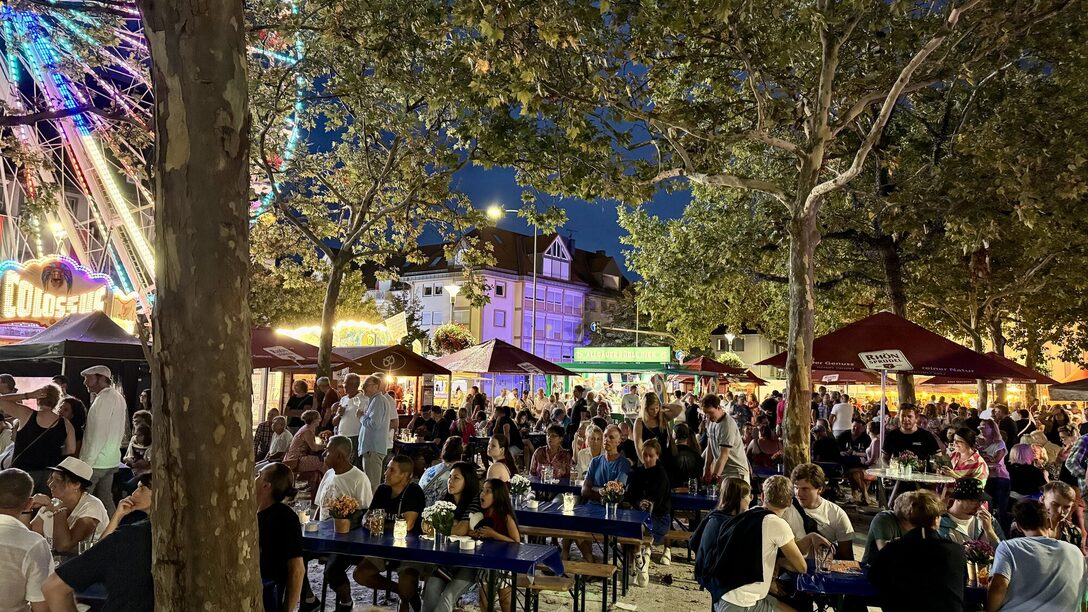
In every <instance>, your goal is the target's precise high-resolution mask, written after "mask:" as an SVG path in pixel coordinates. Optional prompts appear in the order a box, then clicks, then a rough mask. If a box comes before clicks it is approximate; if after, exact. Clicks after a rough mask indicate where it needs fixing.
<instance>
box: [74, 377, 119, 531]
mask: <svg viewBox="0 0 1088 612" xmlns="http://www.w3.org/2000/svg"><path fill="white" fill-rule="evenodd" d="M81 374H82V375H83V384H84V386H86V387H87V390H88V391H90V392H91V397H92V398H93V401H91V407H90V408H88V409H87V429H85V430H84V432H83V448H82V449H80V451H79V458H80V459H82V460H83V461H84V463H86V464H87V465H89V466H91V469H92V470H93V473H92V475H91V486H90V488H88V489H87V492H88V493H90V494H91V495H94V496H95V497H97V498H98V499H100V500H101V501H102V505H103V506H105V507H106V514H108V515H111V516H112V515H113V511H114V510H116V509H117V508H116V506H114V503H113V475H114V474H116V473H117V465H118V463H120V461H121V442H122V440H123V439H124V437H125V414H126V412H127V409H126V408H125V397H124V396H123V395H121V392H120V391H118V390H117V389H115V388H114V386H113V373H112V372H110V369H109V368H108V367H106V366H104V365H96V366H92V367H90V368H87V369H86V370H83V372H81Z"/></svg>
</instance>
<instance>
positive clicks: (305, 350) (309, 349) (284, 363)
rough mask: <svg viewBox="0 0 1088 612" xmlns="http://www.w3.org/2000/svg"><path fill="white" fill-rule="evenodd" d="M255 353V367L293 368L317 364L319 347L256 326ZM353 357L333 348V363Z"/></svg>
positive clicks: (346, 361) (251, 339) (252, 350)
mask: <svg viewBox="0 0 1088 612" xmlns="http://www.w3.org/2000/svg"><path fill="white" fill-rule="evenodd" d="M249 348H250V351H251V352H252V354H253V369H255V370H259V369H262V368H292V367H296V366H312V365H316V364H317V350H318V349H317V347H316V346H314V345H312V344H307V343H306V342H303V341H302V340H296V339H294V338H292V337H291V336H288V335H285V334H277V333H276V332H275V331H274V330H273V329H272V328H270V327H254V328H253V333H252V335H251V336H250V342H249ZM350 362H351V359H349V358H348V357H345V356H343V355H341V354H339V353H338V352H337V350H336V349H333V352H332V363H333V364H345V363H350Z"/></svg>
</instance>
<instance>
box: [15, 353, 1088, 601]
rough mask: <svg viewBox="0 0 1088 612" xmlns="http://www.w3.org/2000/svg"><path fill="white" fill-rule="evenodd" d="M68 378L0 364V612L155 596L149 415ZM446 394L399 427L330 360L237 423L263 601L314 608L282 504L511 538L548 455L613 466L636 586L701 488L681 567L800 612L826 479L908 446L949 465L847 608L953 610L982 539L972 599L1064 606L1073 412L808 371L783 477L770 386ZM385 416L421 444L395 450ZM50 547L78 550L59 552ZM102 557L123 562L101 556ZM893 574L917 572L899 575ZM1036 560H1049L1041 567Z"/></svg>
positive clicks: (587, 479) (290, 516)
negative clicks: (868, 388)
mask: <svg viewBox="0 0 1088 612" xmlns="http://www.w3.org/2000/svg"><path fill="white" fill-rule="evenodd" d="M83 374H84V379H85V383H86V384H87V388H88V389H90V390H91V391H92V393H93V394H94V401H93V402H92V404H91V406H90V408H89V409H83V406H82V404H81V403H79V402H78V400H75V398H70V397H68V396H67V395H66V394H65V393H64V390H63V388H62V387H60V386H59V385H47V386H45V387H43V388H41V389H38V390H35V391H32V392H29V393H20V392H19V391H18V390H17V389H15V388H14V384H13V383H14V381H13V380H11V381H9V380H8V379H9V378H10V377H5V376H0V392H3V393H0V411H2V412H3V413H4V415H5V416H6V417H9V418H11V419H12V420H13V423H12V427H11V430H13V431H14V432H15V436H14V442H13V443H12V444H11V447H12V452H10V465H11V467H10V468H9V469H5V470H3V471H2V472H0V566H2V567H5V568H10V567H19V568H20V571H19V574H18V575H14V574H12V573H11V572H10V571H8V572H6V573H4V574H3V575H0V611H4V610H8V609H11V610H21V609H23V607H25V606H26V605H28V604H29V605H30V606H31V608H32V609H33V610H34V611H35V612H38V611H40V610H69V609H74V608H72V607H70V604H71V605H74V597H73V594H74V593H76V592H79V591H81V590H83V589H85V588H86V587H88V586H89V585H91V584H94V583H96V582H101V583H103V584H105V585H106V588H107V591H108V593H109V599H110V601H111V602H114V603H117V604H118V605H121V604H122V603H123V606H122V607H120V608H114V609H126V610H129V609H131V610H150V609H153V593H152V588H151V586H152V583H151V578H150V559H151V555H150V527H149V523H148V520H147V514H146V513H147V511H148V510H149V508H150V504H151V496H150V487H151V474H150V462H151V460H152V448H153V446H152V440H151V433H150V425H151V414H150V412H148V411H146V410H140V411H137V412H135V413H134V414H133V416H132V419H131V424H130V425H129V423H127V421H126V419H125V417H124V415H125V413H126V412H125V404H124V399H123V398H122V397H121V396H120V393H119V392H118V391H117V390H116V389H114V388H113V386H112V377H111V376H110V374H109V370H108V368H104V367H102V366H96V367H95V368H90V369H88V370H86V371H85V372H84V373H83ZM58 382H63V381H58ZM629 398H633V400H632V399H629ZM455 399H456V398H455ZM459 399H460V402H459V405H455V406H454V407H453V408H448V409H445V410H441V409H439V408H437V407H429V406H425V407H423V409H422V410H420V411H419V412H418V413H417V414H415V415H414V416H413V417H411V420H410V422H409V423H408V424H407V426H406V427H404V428H403V429H402V428H401V427H400V414H399V413H398V411H397V408H396V406H397V400H396V398H395V397H394V395H393V394H391V393H390V390H389V388H388V386H387V384H386V382H385V379H384V378H383V377H382V376H379V375H373V376H366V377H361V376H358V375H356V374H349V375H348V376H347V377H346V379H345V380H344V381H343V387H342V388H341V389H337V386H336V385H334V384H333V383H332V382H331V381H329V380H328V379H318V381H317V384H316V386H315V390H314V392H313V393H310V391H309V389H308V387H307V386H305V385H304V384H295V385H294V386H293V388H292V394H291V397H290V398H289V399H288V401H287V402H285V404H284V406H283V409H282V410H269V411H268V414H267V416H266V418H265V420H264V421H263V422H261V423H259V424H258V425H257V427H256V430H255V432H254V449H253V452H254V459H255V461H256V471H255V481H254V487H255V495H256V500H257V504H258V514H257V517H256V524H257V526H258V531H259V545H260V570H261V575H262V577H263V578H264V580H265V581H266V584H272V585H274V587H275V590H274V592H275V593H276V596H277V597H278V601H277V605H276V606H275V607H276V609H278V610H295V609H299V610H315V609H317V608H318V607H319V605H320V604H319V598H318V597H317V596H316V594H315V592H314V588H313V585H312V584H311V580H310V576H309V575H308V572H307V567H309V566H310V564H311V561H313V560H314V559H313V558H312V557H311V556H310V555H308V554H307V553H306V552H305V551H304V549H303V546H302V532H301V524H300V519H299V514H298V512H296V511H297V510H299V509H300V508H302V506H301V505H300V504H304V505H305V506H306V508H305V509H306V510H308V511H309V512H310V513H311V514H312V516H313V518H314V519H315V520H323V519H326V518H328V517H329V509H328V504H329V503H330V502H331V501H332V500H336V499H339V498H342V497H344V496H347V497H350V498H352V499H354V500H355V501H356V502H357V506H358V508H359V510H358V512H356V513H355V515H354V516H353V517H351V520H352V522H353V524H354V525H356V526H358V525H360V524H362V523H363V522H364V520H365V519H366V517H367V516H368V515H369V514H370V513H372V512H374V511H379V510H380V511H382V512H383V513H384V515H385V516H386V517H389V518H393V517H396V518H399V519H402V520H404V522H405V524H406V525H407V529H408V531H409V533H413V534H423V533H428V532H429V531H430V530H431V529H432V527H431V526H430V525H429V524H427V523H426V521H424V520H423V515H424V509H425V508H427V507H428V506H431V505H433V504H435V503H436V502H439V501H447V502H450V503H451V504H452V505H453V507H454V508H456V510H455V512H454V519H455V524H454V527H453V534H454V535H466V534H468V535H472V536H473V537H476V538H480V539H494V540H500V541H509V542H517V541H520V540H521V531H520V529H519V526H518V522H517V516H516V514H515V512H514V504H513V494H512V491H511V487H510V484H509V483H510V481H511V479H512V478H513V477H514V476H517V475H525V476H535V477H538V478H539V477H542V476H543V475H544V474H545V473H547V474H549V475H550V476H551V477H553V478H558V479H571V480H573V481H576V482H580V483H581V497H582V499H583V501H587V502H592V501H599V500H601V493H602V488H603V487H605V486H606V485H607V484H608V483H610V482H620V483H622V484H623V485H624V487H625V489H624V490H625V504H627V505H629V506H631V507H634V508H641V509H644V510H646V511H649V513H650V520H649V522H648V527H649V531H650V533H651V535H652V541H653V546H649V545H647V546H643V547H642V548H640V549H638V550H635V551H632V554H631V561H632V563H631V564H630V565H631V567H632V573H633V578H634V584H636V585H645V584H647V582H648V577H649V567H650V565H651V563H653V562H656V563H660V564H669V563H671V552H670V549H669V547H668V546H662V545H663V544H664V539H665V536H666V534H667V532H668V531H669V529H670V526H671V525H672V524H673V518H674V517H673V509H672V503H671V501H672V496H673V494H674V492H676V491H677V490H680V491H683V490H690V489H691V488H692V487H693V486H694V487H696V488H698V489H700V490H702V491H704V492H705V491H707V490H714V491H715V492H716V494H717V495H718V496H719V502H718V506H717V509H716V510H715V511H714V512H713V513H711V514H710V515H709V516H708V517H706V518H705V519H704V520H703V522H702V523H701V524H700V525H699V526H698V529H697V530H696V532H695V534H694V535H693V538H692V540H691V545H692V547H693V549H694V550H695V553H696V556H695V563H696V565H695V572H696V578H697V579H698V580H699V581H700V583H701V584H702V586H704V587H705V588H706V589H707V590H708V591H709V592H710V593H711V595H712V597H713V601H714V606H715V609H716V610H727V611H731V612H732V611H734V610H736V611H739V610H745V611H763V610H787V609H798V610H805V609H811V606H812V600H811V598H808V597H806V596H804V595H799V594H797V593H796V592H794V591H793V589H791V588H790V584H789V581H784V580H780V579H779V575H780V572H781V571H792V572H803V571H805V570H806V569H807V565H806V561H805V556H806V555H813V556H818V555H825V556H827V557H834V558H836V559H840V560H852V559H853V558H854V552H853V543H854V540H855V534H854V526H853V524H852V522H851V520H850V517H849V515H848V514H847V512H846V510H845V509H844V507H843V506H844V505H847V506H849V501H848V500H847V497H846V495H843V494H842V493H841V492H840V491H841V490H844V489H845V490H849V491H850V496H851V497H852V501H853V503H855V504H858V505H871V504H872V503H873V502H872V500H871V497H872V494H871V489H872V487H873V482H872V479H870V478H869V477H867V476H866V474H865V470H866V468H868V467H871V466H877V465H882V464H884V462H887V461H889V460H892V459H895V458H897V457H902V456H904V453H909V454H910V455H911V456H912V457H915V458H916V459H917V460H918V461H921V462H923V463H924V465H925V469H933V470H934V471H935V472H939V473H943V474H947V475H949V476H951V477H952V478H954V479H955V483H954V485H953V486H950V487H948V488H947V490H946V491H944V496H943V497H942V496H940V495H938V494H937V493H935V492H933V491H929V490H926V489H917V490H903V491H900V492H899V495H898V496H897V497H895V499H894V500H892V503H891V509H889V510H885V511H882V512H878V513H877V514H876V515H875V516H874V517H873V520H872V522H871V525H870V528H869V531H868V534H867V537H866V545H865V550H864V554H863V555H862V558H861V561H862V562H863V564H865V565H866V566H867V567H868V568H869V569H868V571H869V576H870V580H871V582H872V583H873V584H874V585H875V586H876V588H877V589H878V591H879V593H880V596H879V602H858V603H859V604H863V603H868V604H870V605H878V604H879V605H881V606H882V607H883V609H885V610H918V609H930V608H932V609H935V610H958V609H963V602H964V571H965V569H964V568H965V562H964V561H963V556H964V549H963V543H965V542H972V541H976V540H980V541H984V542H988V543H989V544H991V545H992V546H993V547H995V549H996V550H997V560H996V561H995V563H994V567H993V574H994V579H993V580H992V581H991V583H990V587H989V589H990V593H989V595H988V598H989V601H990V604H988V609H990V610H993V611H995V612H996V611H997V610H1020V609H1026V608H1024V605H1025V603H1024V602H1030V601H1039V599H1037V598H1038V597H1040V596H1046V597H1047V598H1049V599H1047V600H1046V601H1059V602H1065V601H1083V597H1084V592H1083V589H1084V581H1085V579H1086V578H1085V573H1084V572H1085V569H1084V568H1085V563H1084V549H1083V547H1084V546H1085V538H1084V529H1083V514H1084V512H1083V506H1084V503H1083V494H1084V489H1085V471H1086V469H1088V435H1084V434H1083V433H1081V432H1080V431H1079V430H1078V429H1077V428H1078V427H1079V426H1081V425H1082V423H1083V415H1082V414H1081V413H1079V411H1076V410H1075V409H1073V408H1072V407H1066V406H1055V407H1043V408H1035V407H1029V408H1026V409H1025V408H1020V407H1018V406H1014V407H1013V409H1012V410H1011V411H1010V410H1009V409H1007V408H1006V407H1005V406H1004V405H995V406H994V407H992V408H991V409H988V410H985V411H982V412H981V413H977V412H974V411H973V410H972V409H965V408H963V407H961V406H957V405H956V404H945V403H944V402H943V399H941V400H938V399H936V398H934V401H933V402H932V403H929V404H926V405H925V406H924V407H922V408H919V407H916V406H913V405H909V404H904V405H901V406H900V407H899V408H898V409H897V410H896V412H895V414H894V415H891V414H889V413H888V412H887V411H886V410H883V411H882V410H879V409H878V408H876V407H873V406H863V405H860V404H858V403H856V402H855V401H854V400H852V398H850V397H848V396H846V395H842V394H836V393H825V392H824V391H823V390H822V389H821V390H820V391H818V392H817V393H815V394H814V396H813V405H812V410H813V414H812V417H813V423H814V425H813V428H812V432H811V433H812V457H811V459H812V460H811V462H810V463H805V464H802V465H799V466H797V467H795V468H794V469H793V470H792V472H791V473H790V474H788V475H783V474H781V473H780V472H781V467H780V466H781V463H782V455H783V445H782V442H781V437H780V433H781V424H782V415H783V411H784V404H785V399H784V397H782V396H781V395H780V394H778V393H777V392H775V393H772V394H771V395H769V396H768V397H767V398H765V399H764V400H763V401H762V402H758V401H756V400H755V399H754V398H752V397H750V396H745V395H733V394H723V395H718V394H708V395H705V396H704V397H702V398H695V397H694V396H693V395H691V394H690V393H684V392H681V391H677V392H674V393H673V394H671V395H670V396H667V397H663V396H662V394H659V393H658V392H653V391H650V392H642V391H641V390H639V389H636V388H634V387H629V388H627V389H626V392H625V393H624V394H623V395H622V396H619V397H609V398H606V399H602V396H601V395H597V394H595V393H594V392H593V391H591V390H587V389H585V388H583V387H581V386H575V387H574V388H573V389H572V390H571V392H570V394H569V397H562V398H561V397H560V396H559V395H558V394H553V395H551V396H545V394H544V393H543V390H538V393H537V394H535V395H532V394H529V393H521V394H517V393H510V392H507V393H504V394H500V396H499V397H497V398H495V399H494V400H488V398H486V397H485V396H484V394H482V393H481V392H480V390H479V389H478V388H476V387H472V388H471V389H469V391H468V393H467V394H464V395H463V397H461V398H459ZM27 400H36V402H35V404H36V405H35V406H34V407H31V406H29V405H27V404H26V403H24V402H26V401H27ZM145 401H146V400H145V399H144V398H141V404H143V405H144V406H147V404H146V403H144V402H145ZM613 404H615V405H616V409H615V411H614V409H613ZM1014 414H1015V415H1017V416H1018V417H1019V418H1015V419H1014V418H1013V417H1012V416H1011V415H1014ZM118 416H119V418H118ZM883 419H886V422H885V423H884V426H885V429H886V431H885V436H884V445H883V447H881V446H880V444H879V440H880V438H879V428H880V421H881V420H883ZM398 430H401V432H402V433H403V432H408V434H409V435H410V436H411V438H412V439H413V440H416V441H420V440H422V441H429V442H435V443H436V448H438V449H439V450H437V452H435V453H426V452H424V453H420V454H421V455H422V457H420V456H410V455H406V454H397V453H396V452H395V451H394V445H395V442H396V440H397V439H398V437H399V436H398ZM0 433H2V432H0ZM534 439H535V440H536V444H535V445H534V443H533V440H534ZM122 450H123V451H124V452H123V453H122ZM119 459H122V460H123V461H124V463H125V464H127V465H129V467H130V468H131V470H132V474H133V476H132V480H131V481H130V482H126V483H123V484H122V486H121V487H118V488H120V489H121V490H122V491H123V495H124V496H123V498H122V499H121V500H120V502H119V503H118V504H117V506H116V508H114V507H113V502H114V500H115V499H116V498H115V496H114V494H113V483H112V480H113V476H114V473H115V472H116V470H117V464H118V460H119ZM421 463H422V465H421ZM119 484H120V483H119ZM754 491H755V492H758V493H759V495H758V497H759V499H758V500H757V499H754V497H756V496H755V495H753V492H754ZM757 502H758V504H757ZM288 504H294V506H295V507H294V508H292V507H291V506H289V505H288ZM8 543H11V544H8ZM557 544H558V545H559V547H560V550H561V553H562V556H563V557H564V558H567V557H568V555H569V554H570V550H571V545H572V544H574V545H576V546H577V548H578V550H579V553H580V554H581V556H582V558H583V559H587V560H593V559H594V558H595V556H596V555H599V554H601V553H602V552H603V551H599V550H595V549H594V547H593V546H592V544H591V543H587V542H586V541H585V540H576V539H572V540H571V541H567V540H560V541H559V542H557ZM658 546H661V548H660V550H655V549H656V547H658ZM118 551H125V552H124V554H120V553H119V552H118ZM1073 552H1075V553H1076V554H1075V556H1074V555H1073V554H1072V553H1073ZM53 553H59V554H64V555H74V556H72V558H70V559H69V560H68V561H66V562H64V563H62V564H61V565H60V566H59V567H57V568H56V570H55V571H54V570H53V559H52V556H51V555H52V554H53ZM77 553H81V554H78V555H77ZM111 555H118V557H119V558H123V559H124V562H123V563H120V564H118V563H116V562H113V563H104V560H106V559H114V557H112V556H111ZM1044 557H1045V558H1044ZM923 560H924V562H923ZM1073 561H1075V563H1073ZM5 564H6V565H5ZM1078 564H1079V565H1078ZM321 572H322V573H323V579H324V580H325V581H326V582H327V584H328V586H329V587H330V588H331V590H332V591H333V593H335V604H334V605H335V609H336V610H337V611H339V612H345V611H347V610H350V609H351V608H352V605H353V602H352V596H351V588H352V582H354V583H356V584H358V585H362V586H365V587H368V588H373V589H377V590H384V591H388V592H393V593H396V594H397V596H398V598H397V601H398V604H397V605H398V606H399V609H400V610H402V611H407V610H417V611H418V610H428V611H430V610H452V609H453V608H454V607H455V606H456V605H457V602H458V600H459V599H460V598H461V597H462V596H463V595H464V594H465V593H466V592H468V591H470V590H473V589H476V590H481V591H482V592H481V597H480V600H481V602H486V601H488V600H489V599H490V598H491V597H494V598H495V599H497V600H498V603H499V605H500V607H501V608H502V609H503V610H508V609H509V608H510V606H511V602H512V598H513V597H515V594H514V593H512V591H511V589H510V585H503V584H500V585H498V587H497V588H496V592H495V593H487V592H486V591H485V590H484V589H485V586H484V585H483V584H482V581H481V580H480V576H479V575H478V574H477V572H475V571H473V570H470V569H467V568H461V567H442V566H435V565H428V564H422V563H406V562H402V563H395V562H391V561H388V560H383V559H379V558H370V557H363V558H359V557H352V556H349V555H331V556H328V557H327V558H325V559H324V566H323V569H321ZM906 572H913V573H912V574H911V576H913V577H914V578H917V579H920V580H924V581H925V582H926V584H930V585H932V586H933V588H927V589H912V588H910V585H911V584H912V583H913V579H912V581H904V580H903V579H902V576H903V575H904V574H905V573H906ZM1040 576H1047V577H1048V580H1046V581H1042V582H1045V584H1041V580H1040V579H1039V577H1040ZM1077 597H1080V598H1081V599H1080V600H1077V599H1076V598H1077ZM1033 598H1035V599H1033ZM5 606H6V607H5ZM485 607H486V606H485ZM1056 609H1057V608H1056ZM1070 609H1072V608H1070Z"/></svg>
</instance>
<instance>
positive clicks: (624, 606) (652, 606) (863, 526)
mask: <svg viewBox="0 0 1088 612" xmlns="http://www.w3.org/2000/svg"><path fill="white" fill-rule="evenodd" d="M847 511H848V514H849V515H850V518H851V521H852V522H853V524H854V530H855V534H854V557H855V558H857V559H860V558H861V554H862V551H863V550H864V548H865V534H866V533H867V532H868V530H869V522H870V520H871V519H872V515H871V514H863V513H858V512H855V511H853V509H852V508H847ZM309 572H310V582H311V584H312V585H313V588H314V590H315V592H317V591H318V590H319V589H320V588H321V567H320V566H319V565H317V562H316V561H315V562H312V563H311V564H310V567H309ZM353 584H354V583H353ZM352 596H353V599H354V601H355V612H371V611H374V612H377V611H379V610H380V611H382V612H387V611H394V610H397V596H396V594H392V595H391V596H390V600H389V601H386V599H385V594H384V593H379V594H378V595H377V605H375V604H374V603H373V599H372V598H373V597H374V595H373V593H372V591H371V590H370V589H364V588H362V587H360V586H358V585H354V587H353V589H352ZM329 600H330V602H331V601H332V596H331V591H330V598H329ZM600 601H601V600H600V589H599V587H596V588H595V587H590V590H589V592H588V593H587V596H586V609H587V610H588V611H590V612H593V611H595V610H600ZM616 601H617V606H616V607H615V608H613V609H614V610H647V611H654V612H662V611H663V610H665V608H662V605H668V606H670V610H669V612H676V611H679V610H692V611H702V610H706V609H708V608H709V604H710V597H709V595H707V593H706V592H705V591H701V590H700V589H699V585H698V584H696V583H695V580H694V578H693V576H692V566H691V563H689V562H688V560H687V553H686V551H685V550H684V549H683V548H682V547H679V546H678V547H675V548H674V549H673V561H672V563H671V564H670V565H661V564H659V563H653V564H652V565H651V567H650V584H649V585H648V586H646V587H642V588H639V587H635V586H632V587H631V588H630V589H629V590H628V591H627V595H626V596H623V597H619V598H618V599H617V600H616ZM677 605H679V606H680V608H676V607H675V606H677ZM328 609H329V610H332V605H331V603H330V605H329V606H328ZM459 609H460V610H463V611H465V612H473V611H478V610H479V604H478V601H477V599H476V595H475V594H474V593H471V594H469V595H466V596H465V597H463V598H462V600H461V602H460V607H459ZM540 609H541V610H542V611H545V612H558V611H560V610H570V609H571V601H570V596H569V595H568V594H566V593H544V594H542V595H541V598H540ZM423 612H427V611H423Z"/></svg>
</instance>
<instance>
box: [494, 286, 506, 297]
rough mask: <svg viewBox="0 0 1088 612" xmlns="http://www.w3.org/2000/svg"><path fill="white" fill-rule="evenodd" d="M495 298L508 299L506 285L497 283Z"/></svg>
mask: <svg viewBox="0 0 1088 612" xmlns="http://www.w3.org/2000/svg"><path fill="white" fill-rule="evenodd" d="M495 297H506V283H495Z"/></svg>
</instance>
